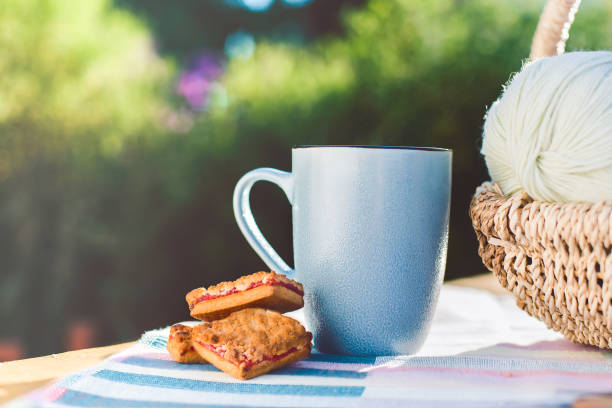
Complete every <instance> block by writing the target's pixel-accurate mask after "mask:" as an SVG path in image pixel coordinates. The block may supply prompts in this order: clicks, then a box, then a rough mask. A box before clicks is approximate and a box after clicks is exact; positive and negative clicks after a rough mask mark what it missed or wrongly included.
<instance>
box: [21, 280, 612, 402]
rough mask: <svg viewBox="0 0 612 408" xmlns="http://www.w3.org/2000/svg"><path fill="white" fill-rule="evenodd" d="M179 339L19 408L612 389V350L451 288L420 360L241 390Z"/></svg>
mask: <svg viewBox="0 0 612 408" xmlns="http://www.w3.org/2000/svg"><path fill="white" fill-rule="evenodd" d="M294 317H297V318H301V314H300V313H299V312H298V313H294ZM372 329H373V330H375V328H372ZM168 332H169V329H168V328H165V329H160V330H154V331H150V332H147V333H145V334H144V335H143V336H142V338H141V340H140V341H139V343H138V344H137V345H135V346H133V347H131V348H129V349H127V350H125V351H123V352H121V353H118V354H116V355H114V356H112V357H110V358H109V359H107V360H105V361H104V362H102V363H100V364H98V365H97V366H95V367H93V368H91V369H89V370H86V371H82V372H79V373H76V374H74V375H71V376H69V377H66V378H64V379H62V380H60V381H58V382H57V383H55V384H54V385H52V386H50V387H46V388H43V389H41V390H38V391H35V392H34V393H31V394H29V395H27V396H26V397H23V398H21V399H18V400H15V401H14V402H12V403H10V404H9V406H10V407H29V406H42V407H179V408H180V407H212V406H215V407H218V406H223V407H237V406H241V407H243V406H244V407H354V406H364V407H372V406H374V407H383V406H384V407H387V406H392V407H394V406H397V407H412V406H414V407H454V408H457V407H470V408H474V407H567V406H569V405H570V404H571V403H572V402H573V401H575V400H576V399H577V398H579V397H580V396H583V395H589V394H594V393H602V392H611V391H612V353H610V352H608V351H602V350H599V349H596V348H592V347H587V346H581V345H577V344H572V343H570V342H569V341H567V340H565V339H563V338H562V337H561V336H560V335H559V334H557V333H555V332H552V331H550V330H548V329H546V328H545V327H544V325H543V324H542V323H540V322H539V321H537V320H535V319H532V318H530V317H528V316H527V315H526V314H525V313H524V312H522V311H521V310H519V309H518V308H517V307H516V306H515V305H514V303H513V300H512V299H511V298H510V297H508V296H495V295H492V294H490V293H488V292H484V291H479V290H475V289H469V288H460V287H454V286H451V285H445V286H444V287H443V289H442V292H441V295H440V300H439V304H438V310H437V313H436V317H435V319H434V322H433V324H432V329H431V332H430V335H429V337H428V339H427V341H426V343H425V345H424V347H423V349H422V350H421V351H420V352H419V353H418V354H417V355H414V356H395V357H391V356H380V357H348V356H338V355H329V354H321V353H317V352H314V353H313V354H312V355H311V356H310V357H309V358H308V359H306V360H304V361H301V362H298V363H295V364H292V365H290V366H288V367H286V368H284V369H281V370H279V371H276V372H273V373H271V374H267V375H263V376H260V377H256V378H254V379H251V380H248V381H239V380H235V379H233V378H232V377H230V376H228V375H226V374H225V373H223V372H221V371H219V370H217V369H216V368H215V367H213V366H212V365H184V364H179V363H175V362H173V361H172V360H171V359H170V356H169V355H168V353H167V352H166V350H165V346H166V339H167V337H168Z"/></svg>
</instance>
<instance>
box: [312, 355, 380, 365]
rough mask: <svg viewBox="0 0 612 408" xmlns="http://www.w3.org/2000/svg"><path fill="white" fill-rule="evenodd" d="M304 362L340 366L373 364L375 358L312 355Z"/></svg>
mask: <svg viewBox="0 0 612 408" xmlns="http://www.w3.org/2000/svg"><path fill="white" fill-rule="evenodd" d="M306 361H321V362H324V363H340V364H369V365H371V364H374V363H375V362H376V357H357V356H341V355H337V354H322V353H312V354H311V355H310V357H308V358H307V359H306Z"/></svg>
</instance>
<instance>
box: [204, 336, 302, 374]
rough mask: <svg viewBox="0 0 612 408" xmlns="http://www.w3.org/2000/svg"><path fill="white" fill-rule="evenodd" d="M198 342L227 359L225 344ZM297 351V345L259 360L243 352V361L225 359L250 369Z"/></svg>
mask: <svg viewBox="0 0 612 408" xmlns="http://www.w3.org/2000/svg"><path fill="white" fill-rule="evenodd" d="M198 344H199V345H200V346H202V347H204V348H206V349H208V350H210V351H212V352H213V353H215V354H216V355H218V356H219V357H221V358H223V359H225V353H226V351H227V349H226V347H225V346H223V345H222V346H214V345H212V344H207V343H202V342H200V341H198ZM296 351H298V349H297V347H292V348H290V349H289V350H287V351H285V352H284V353H281V354H276V355H274V356H268V355H265V354H264V356H263V358H262V359H261V360H257V361H253V360H249V358H248V357H247V356H246V354H245V353H242V361H240V362H239V363H236V362H234V361H230V360H225V361H227V362H229V363H232V364H233V365H235V366H239V365H241V364H242V363H244V366H245V369H246V370H248V369H250V368H251V367H253V366H254V365H257V364H259V363H262V362H264V361H278V360H280V359H281V358H284V357H287V356H288V355H289V354H292V353H295V352H296Z"/></svg>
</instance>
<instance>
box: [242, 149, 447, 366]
mask: <svg viewBox="0 0 612 408" xmlns="http://www.w3.org/2000/svg"><path fill="white" fill-rule="evenodd" d="M451 160H452V152H451V151H450V150H447V149H439V148H419V147H386V146H298V147H295V148H294V149H293V151H292V162H293V164H292V166H293V169H292V171H291V173H288V172H284V171H280V170H276V169H271V168H259V169H256V170H253V171H250V172H249V173H247V174H245V175H244V176H243V177H242V178H241V179H240V181H238V184H237V185H236V188H235V190H234V215H235V216H236V221H237V222H238V226H239V227H240V229H241V231H242V233H243V234H244V236H245V237H246V239H247V241H248V242H249V243H250V244H251V246H252V247H253V249H254V250H255V251H256V252H257V254H258V255H259V256H260V257H261V259H262V260H263V261H264V262H265V263H266V265H267V266H268V267H269V268H270V269H272V270H275V271H277V272H282V273H284V274H286V275H288V276H289V277H294V278H295V279H297V280H298V281H300V282H301V283H302V284H303V285H304V291H305V299H304V300H305V310H304V312H305V316H306V324H307V326H308V328H309V329H310V330H311V331H312V332H313V335H314V341H315V347H317V349H318V350H319V351H321V352H327V353H339V354H348V355H392V354H412V353H415V352H416V351H417V350H418V349H419V348H420V347H421V345H422V344H423V342H424V340H425V337H426V336H427V332H428V331H429V326H430V323H431V320H432V318H433V314H434V311H435V306H436V302H437V298H438V293H439V290H440V285H441V283H442V280H443V275H444V269H445V265H446V248H447V241H448V218H449V204H450V184H451ZM261 180H264V181H269V182H272V183H275V184H277V185H278V186H279V187H280V188H281V189H282V190H283V191H284V192H285V194H286V195H287V198H288V199H289V202H290V203H291V204H292V206H293V208H292V210H293V211H292V213H293V252H294V260H295V271H294V270H293V269H291V268H290V267H289V266H288V265H287V264H286V263H285V262H284V261H283V260H282V259H281V258H280V257H279V256H278V254H277V253H276V251H275V250H274V249H273V248H272V247H271V246H270V244H269V243H268V241H266V239H265V238H264V237H263V235H262V234H261V232H260V230H259V228H258V227H257V224H256V223H255V219H254V218H253V214H252V212H251V208H250V204H249V193H250V190H251V187H252V186H253V184H254V183H255V182H257V181H261Z"/></svg>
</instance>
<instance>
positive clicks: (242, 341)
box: [191, 308, 312, 380]
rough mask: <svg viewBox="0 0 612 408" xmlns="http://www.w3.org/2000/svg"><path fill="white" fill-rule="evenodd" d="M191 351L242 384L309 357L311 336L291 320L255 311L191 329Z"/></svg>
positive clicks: (246, 311) (268, 312)
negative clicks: (192, 349) (239, 380)
mask: <svg viewBox="0 0 612 408" xmlns="http://www.w3.org/2000/svg"><path fill="white" fill-rule="evenodd" d="M191 339H192V344H193V347H194V348H195V349H196V351H197V352H198V353H199V354H200V355H201V356H202V357H203V358H204V359H205V360H207V361H208V362H210V363H211V364H213V365H214V366H215V367H217V368H218V369H220V370H222V371H225V372H226V373H227V374H229V375H231V376H233V377H235V378H238V379H241V380H246V379H248V378H253V377H256V376H258V375H261V374H264V373H267V372H268V371H270V370H274V369H276V368H279V367H282V366H285V365H287V364H289V363H292V362H294V361H298V360H302V359H304V358H306V357H308V356H309V355H310V350H311V348H312V334H311V333H310V332H307V331H306V329H304V326H302V325H301V324H300V322H298V321H297V320H295V319H292V318H290V317H287V316H283V315H281V314H280V313H278V312H275V311H271V310H264V309H258V308H249V309H243V310H240V311H237V312H234V313H232V314H231V315H229V316H228V317H226V318H225V319H221V320H215V321H213V322H209V323H203V324H201V325H199V326H196V327H194V328H193V330H192V333H191Z"/></svg>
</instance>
